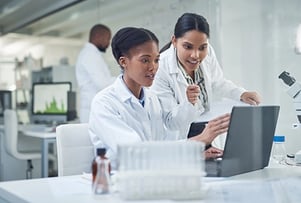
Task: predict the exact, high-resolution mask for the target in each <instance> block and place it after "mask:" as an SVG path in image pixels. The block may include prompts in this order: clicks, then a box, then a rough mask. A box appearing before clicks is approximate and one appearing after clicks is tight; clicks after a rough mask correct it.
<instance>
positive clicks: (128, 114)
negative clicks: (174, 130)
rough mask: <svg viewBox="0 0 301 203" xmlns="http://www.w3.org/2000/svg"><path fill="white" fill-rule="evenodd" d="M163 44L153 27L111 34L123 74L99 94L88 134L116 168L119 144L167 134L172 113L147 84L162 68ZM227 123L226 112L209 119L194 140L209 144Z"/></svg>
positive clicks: (121, 30)
mask: <svg viewBox="0 0 301 203" xmlns="http://www.w3.org/2000/svg"><path fill="white" fill-rule="evenodd" d="M158 43H159V42H158V39H157V37H156V36H155V35H154V34H153V33H152V32H151V31H149V30H146V29H143V28H134V27H126V28H122V29H120V30H119V31H118V32H117V33H116V34H115V36H114V37H113V39H112V44H111V46H112V51H113V55H114V57H115V59H116V61H117V63H118V64H119V65H120V67H121V69H122V74H121V75H119V77H118V78H117V79H116V80H115V82H114V83H113V84H112V85H111V86H109V87H107V88H106V89H104V90H102V91H100V92H99V93H98V94H97V95H96V96H95V97H94V99H93V101H92V105H91V113H90V119H89V133H90V136H91V139H92V142H93V144H94V146H95V147H105V148H107V154H106V156H107V157H108V158H109V159H110V160H111V162H112V167H113V168H115V167H116V165H115V163H116V162H115V161H116V155H117V146H118V145H119V144H125V143H135V142H145V141H151V140H164V139H165V134H166V132H165V127H164V124H166V122H168V121H167V120H164V118H165V117H166V116H165V115H166V114H167V113H168V112H164V109H161V106H160V103H159V100H158V98H157V96H156V95H155V94H153V93H152V92H150V91H149V89H148V88H146V87H150V86H151V85H152V83H153V80H154V78H155V75H156V72H157V70H158V62H159V57H160V54H159V47H158ZM228 125H229V114H226V115H223V116H221V117H218V118H216V119H214V120H212V121H210V122H209V123H208V125H207V126H206V128H205V130H204V131H203V133H202V134H200V135H198V136H195V137H193V138H190V139H191V140H195V141H201V142H204V143H205V144H207V145H208V144H210V143H211V142H212V140H213V139H214V138H215V137H216V136H217V135H219V134H221V133H224V132H226V131H227V129H228ZM211 150H213V152H214V149H211ZM218 152H220V151H218Z"/></svg>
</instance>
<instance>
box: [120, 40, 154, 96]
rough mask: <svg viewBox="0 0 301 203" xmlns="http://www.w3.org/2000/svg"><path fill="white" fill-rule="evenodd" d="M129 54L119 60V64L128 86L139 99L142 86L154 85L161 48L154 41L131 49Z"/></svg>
mask: <svg viewBox="0 0 301 203" xmlns="http://www.w3.org/2000/svg"><path fill="white" fill-rule="evenodd" d="M128 53H129V54H128V55H127V56H122V57H120V58H119V63H120V65H121V66H122V67H123V69H124V74H123V79H124V81H125V83H126V85H127V86H128V88H129V89H130V90H131V91H132V93H133V94H134V95H135V96H136V97H138V96H139V94H140V90H141V87H142V86H144V87H149V86H151V85H152V84H153V81H154V78H155V74H156V72H157V70H158V65H159V64H158V63H159V48H158V45H157V44H156V43H155V42H154V41H148V42H145V43H143V44H141V45H138V46H136V47H134V48H132V49H130V50H129V52H128Z"/></svg>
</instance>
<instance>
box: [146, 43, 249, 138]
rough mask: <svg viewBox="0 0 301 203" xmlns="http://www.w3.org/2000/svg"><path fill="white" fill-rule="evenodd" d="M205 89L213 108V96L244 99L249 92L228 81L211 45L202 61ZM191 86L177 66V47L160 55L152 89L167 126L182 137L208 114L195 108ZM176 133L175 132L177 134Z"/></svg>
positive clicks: (201, 109)
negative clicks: (162, 110)
mask: <svg viewBox="0 0 301 203" xmlns="http://www.w3.org/2000/svg"><path fill="white" fill-rule="evenodd" d="M200 67H201V68H202V71H203V74H204V79H205V86H206V90H207V94H208V103H209V107H210V104H211V103H212V97H213V93H214V94H217V95H219V96H222V97H227V98H231V99H234V100H240V96H241V94H242V93H243V92H244V91H246V90H245V89H244V88H242V87H238V86H237V85H235V84H234V83H233V82H231V81H229V80H226V79H225V78H224V76H223V72H222V69H221V67H220V65H219V63H218V61H217V58H216V56H215V53H214V50H213V48H212V47H211V46H210V45H209V47H208V55H207V56H206V58H205V59H204V60H203V61H202V63H201V65H200ZM187 86H188V83H187V81H186V79H185V78H184V76H183V74H182V73H181V70H180V69H179V68H178V66H177V57H176V51H175V48H174V46H173V45H171V46H170V48H169V49H167V50H166V51H164V52H163V53H162V54H161V55H160V61H159V69H158V72H157V74H156V77H155V81H154V83H153V85H152V87H151V90H153V91H154V92H155V93H156V94H157V96H158V98H159V100H160V103H161V105H162V109H164V111H169V112H170V113H169V114H167V118H166V119H167V121H168V122H167V126H168V128H172V129H177V128H178V129H179V132H178V133H179V136H180V137H181V138H184V137H182V136H187V134H188V131H189V128H190V124H191V123H192V122H196V121H198V120H199V118H200V117H201V115H202V113H204V110H203V108H199V107H198V106H197V105H194V106H193V105H192V104H191V103H190V102H189V101H188V99H187V96H186V89H187ZM173 133H175V132H173Z"/></svg>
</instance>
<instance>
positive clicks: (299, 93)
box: [278, 71, 301, 164]
mask: <svg viewBox="0 0 301 203" xmlns="http://www.w3.org/2000/svg"><path fill="white" fill-rule="evenodd" d="M278 78H279V79H282V80H283V82H284V83H285V84H286V85H288V86H289V88H288V90H287V91H286V93H287V94H288V95H289V96H290V97H291V98H293V103H294V107H295V111H296V115H297V118H298V121H299V123H295V124H293V128H295V129H296V128H301V84H300V83H299V82H296V79H295V78H294V77H292V76H290V74H289V73H288V72H286V71H283V72H282V73H281V74H280V75H279V76H278ZM295 162H296V163H297V164H301V150H300V151H298V152H297V153H296V154H295Z"/></svg>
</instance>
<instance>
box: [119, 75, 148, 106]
mask: <svg viewBox="0 0 301 203" xmlns="http://www.w3.org/2000/svg"><path fill="white" fill-rule="evenodd" d="M122 76H123V75H122V74H121V75H119V76H118V78H117V80H116V81H115V85H114V86H115V88H116V92H118V93H119V97H120V98H121V101H122V102H124V103H125V102H126V101H128V100H131V101H132V102H133V101H137V102H138V103H139V99H137V98H136V97H135V96H134V95H133V93H132V92H131V91H130V90H129V89H128V87H127V86H126V84H125V83H124V81H123V79H122ZM142 88H143V92H144V93H143V94H144V98H143V99H144V102H145V100H146V88H144V87H142ZM139 104H140V103H139ZM140 105H141V104H140ZM141 106H142V105H141Z"/></svg>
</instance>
